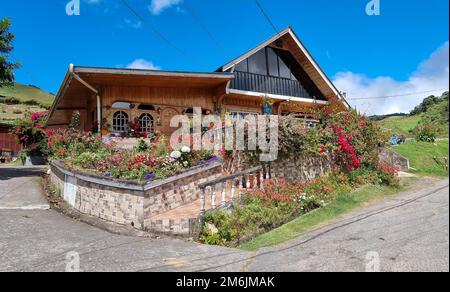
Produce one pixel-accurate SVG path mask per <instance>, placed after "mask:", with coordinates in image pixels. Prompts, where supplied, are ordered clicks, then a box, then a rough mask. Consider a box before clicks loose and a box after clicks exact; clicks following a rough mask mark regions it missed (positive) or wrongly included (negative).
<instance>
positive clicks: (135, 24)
mask: <svg viewBox="0 0 450 292" xmlns="http://www.w3.org/2000/svg"><path fill="white" fill-rule="evenodd" d="M123 22H124V23H125V25H126V26H130V27H132V28H135V29H139V28H142V21H140V20H138V21H132V20H130V19H128V18H125V19H124V20H123Z"/></svg>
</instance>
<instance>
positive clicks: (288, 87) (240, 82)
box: [231, 71, 313, 99]
mask: <svg viewBox="0 0 450 292" xmlns="http://www.w3.org/2000/svg"><path fill="white" fill-rule="evenodd" d="M234 74H235V78H234V79H233V80H232V81H231V88H232V89H237V90H242V91H252V92H261V93H267V94H275V95H283V96H292V97H302V98H310V99H313V97H312V96H311V95H310V94H309V93H308V92H307V91H306V89H305V88H304V87H303V85H302V84H301V83H300V82H298V81H297V80H291V79H287V78H280V77H273V76H267V75H260V74H254V73H246V72H240V71H236V72H234Z"/></svg>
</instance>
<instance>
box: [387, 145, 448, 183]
mask: <svg viewBox="0 0 450 292" xmlns="http://www.w3.org/2000/svg"><path fill="white" fill-rule="evenodd" d="M394 151H395V152H397V153H399V154H401V155H403V156H405V157H406V158H408V159H409V161H410V164H411V167H412V168H414V170H412V171H411V172H413V173H416V174H420V175H430V176H448V170H445V169H444V168H443V167H442V166H441V165H439V164H438V163H437V162H436V161H435V160H434V159H433V158H434V157H448V151H449V142H448V141H438V142H436V144H432V143H425V142H411V143H405V144H402V145H400V146H398V147H395V148H394Z"/></svg>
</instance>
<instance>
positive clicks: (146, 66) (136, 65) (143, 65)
mask: <svg viewBox="0 0 450 292" xmlns="http://www.w3.org/2000/svg"><path fill="white" fill-rule="evenodd" d="M126 67H127V68H128V69H142V70H161V67H159V66H156V65H155V64H153V63H152V62H149V61H147V60H144V59H136V60H134V61H133V62H131V63H130V64H129V65H128V66H126Z"/></svg>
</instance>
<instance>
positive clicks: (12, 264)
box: [0, 168, 449, 271]
mask: <svg viewBox="0 0 450 292" xmlns="http://www.w3.org/2000/svg"><path fill="white" fill-rule="evenodd" d="M39 174H40V172H39V171H37V172H35V171H31V172H30V170H27V169H10V170H8V171H4V168H0V206H9V207H8V208H6V207H5V208H3V209H2V208H0V271H66V270H71V269H73V267H74V259H76V260H77V261H78V262H79V268H80V270H81V271H366V270H369V271H371V270H380V271H448V270H449V237H448V234H449V209H448V203H449V194H448V183H449V182H448V179H446V180H439V181H437V180H432V181H428V182H427V183H424V184H421V187H420V188H417V189H415V190H412V191H409V192H405V193H402V194H400V195H399V196H398V197H396V198H395V199H389V200H386V201H383V202H381V203H378V204H376V205H372V206H368V207H365V208H362V209H359V210H357V211H355V212H352V213H350V214H348V215H346V216H344V217H343V218H340V219H339V220H336V221H335V222H333V223H332V224H330V225H328V226H325V227H323V228H320V229H318V230H315V231H313V232H310V233H308V234H306V235H304V236H301V237H299V238H297V239H294V240H292V241H290V242H288V243H286V244H283V245H281V246H276V247H270V248H264V249H262V250H259V251H258V252H246V251H240V250H235V249H227V248H220V247H214V246H205V245H200V244H196V243H191V242H186V241H183V240H177V239H171V238H163V239H150V238H142V237H128V236H121V235H114V234H110V233H108V232H106V231H103V230H99V229H97V228H95V227H92V226H89V225H86V224H84V223H81V222H78V221H76V220H73V219H71V218H68V217H65V216H64V215H61V214H59V213H57V212H55V211H53V210H44V209H40V208H33V206H34V207H36V206H37V207H39V206H40V205H42V206H43V205H44V203H43V201H41V199H42V198H43V194H42V192H40V189H39V180H38V176H39ZM31 194H33V195H31ZM14 206H15V207H14ZM23 206H28V208H23Z"/></svg>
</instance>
